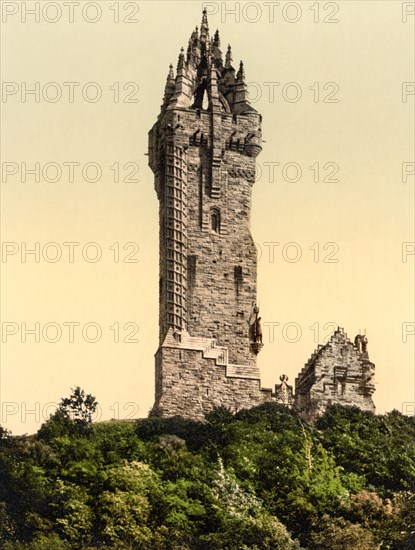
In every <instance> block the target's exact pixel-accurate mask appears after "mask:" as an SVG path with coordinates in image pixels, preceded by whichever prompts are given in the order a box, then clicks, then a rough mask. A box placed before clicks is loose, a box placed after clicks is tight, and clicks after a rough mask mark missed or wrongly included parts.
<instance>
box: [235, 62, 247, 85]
mask: <svg viewBox="0 0 415 550" xmlns="http://www.w3.org/2000/svg"><path fill="white" fill-rule="evenodd" d="M236 79H237V80H239V81H241V82H244V81H245V69H244V64H243V62H242V61H241V62H240V63H239V71H238V73H237V75H236Z"/></svg>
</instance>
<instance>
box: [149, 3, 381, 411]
mask: <svg viewBox="0 0 415 550" xmlns="http://www.w3.org/2000/svg"><path fill="white" fill-rule="evenodd" d="M261 144H262V139H261V115H260V114H259V113H257V111H256V110H255V109H254V108H253V107H252V106H251V105H250V104H249V100H248V94H247V86H246V83H245V72H244V67H243V64H242V62H241V63H240V65H239V69H238V71H236V70H235V68H234V67H233V65H232V52H231V48H230V46H228V48H227V52H226V54H225V56H223V55H222V51H221V44H220V39H219V33H218V31H216V33H215V35H214V36H213V38H211V37H210V35H209V28H208V21H207V16H206V11H204V12H203V18H202V24H201V27H200V31H199V30H198V28H197V27H196V29H195V31H194V32H193V33H192V35H191V36H190V40H189V44H188V48H187V52H186V54H185V52H184V50H183V49H182V50H181V52H180V55H179V60H178V64H177V71H176V75H175V74H174V72H173V67H172V65H170V70H169V73H168V76H167V82H166V87H165V92H164V99H163V104H162V106H161V111H160V114H159V116H158V118H157V121H156V123H155V124H154V126H153V128H152V129H151V131H150V133H149V165H150V167H151V169H152V171H153V172H154V185H155V189H156V192H157V197H158V200H159V205H160V210H159V221H160V244H159V250H160V264H159V271H160V280H159V327H160V333H159V348H158V350H157V352H156V396H155V404H154V407H153V409H152V412H151V414H152V415H156V416H175V415H178V416H182V417H188V418H192V419H197V420H203V419H204V418H205V415H206V413H208V412H209V411H212V410H213V409H214V408H216V407H219V406H224V407H226V408H227V409H229V410H231V411H233V412H235V411H237V410H239V409H242V408H251V407H253V406H255V405H259V404H261V403H264V402H269V401H273V402H277V403H281V404H285V405H286V406H288V407H293V408H295V409H296V410H297V411H298V412H299V414H300V415H301V416H303V417H304V418H306V419H308V420H314V419H315V418H316V417H317V416H318V415H320V414H321V413H322V412H324V409H325V408H326V407H327V405H329V404H331V403H340V404H345V405H357V406H360V407H361V408H363V409H366V410H370V411H374V404H373V401H372V397H371V395H372V393H373V391H374V385H373V373H374V365H373V363H370V362H369V357H368V354H367V340H366V338H365V337H364V336H361V335H358V336H357V337H356V341H355V343H354V344H353V343H352V342H350V340H348V339H347V336H346V334H345V333H344V331H343V329H340V328H339V329H338V330H337V331H336V332H335V333H334V334H333V336H332V338H331V340H330V341H329V343H328V344H326V345H325V346H319V348H318V349H317V350H316V352H315V353H314V354H313V356H312V357H311V359H310V360H309V362H308V363H307V364H306V366H305V367H304V369H303V370H302V372H301V373H300V374H299V376H298V378H297V380H296V394H295V397H294V395H293V388H292V386H290V385H288V377H287V376H285V375H282V376H280V381H281V383H280V384H276V385H275V387H274V390H271V389H264V388H261V382H260V374H259V370H258V367H257V363H256V359H257V354H258V352H259V351H260V350H261V348H262V345H263V344H262V331H261V323H260V319H261V318H260V317H259V310H258V307H257V305H256V283H257V254H256V248H255V245H254V242H253V239H252V236H251V232H250V211H251V193H252V186H253V184H254V182H255V159H256V157H257V156H258V154H259V153H260V152H261V149H262V146H261Z"/></svg>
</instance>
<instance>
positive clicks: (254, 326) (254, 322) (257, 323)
mask: <svg viewBox="0 0 415 550" xmlns="http://www.w3.org/2000/svg"><path fill="white" fill-rule="evenodd" d="M248 323H249V329H250V330H249V332H250V338H251V348H252V350H253V351H254V353H259V352H260V350H261V349H262V348H263V346H264V344H263V342H262V325H261V317H259V307H258V306H257V305H255V306H254V307H253V308H252V313H251V315H250V317H249V321H248Z"/></svg>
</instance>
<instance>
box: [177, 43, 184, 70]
mask: <svg viewBox="0 0 415 550" xmlns="http://www.w3.org/2000/svg"><path fill="white" fill-rule="evenodd" d="M183 67H184V48H183V47H182V48H181V49H180V54H179V61H178V63H177V71H179V69H183Z"/></svg>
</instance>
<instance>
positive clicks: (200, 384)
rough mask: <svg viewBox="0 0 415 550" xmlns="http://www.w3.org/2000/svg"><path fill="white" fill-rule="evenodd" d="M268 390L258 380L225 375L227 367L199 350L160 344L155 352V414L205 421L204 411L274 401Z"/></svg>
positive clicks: (237, 407) (238, 408)
mask: <svg viewBox="0 0 415 550" xmlns="http://www.w3.org/2000/svg"><path fill="white" fill-rule="evenodd" d="M274 400H275V398H273V396H272V392H271V390H266V389H262V390H261V389H260V381H259V380H258V379H245V378H233V377H228V376H226V366H224V365H217V364H216V362H215V360H214V359H206V358H204V357H203V356H202V352H201V351H195V350H180V349H173V348H167V347H162V348H160V349H159V351H158V352H157V354H156V401H155V405H154V408H153V411H152V414H153V415H156V416H176V415H177V416H182V417H184V418H191V419H194V420H204V419H205V414H206V413H208V412H210V411H212V410H213V409H214V408H216V407H220V406H225V407H226V408H228V409H229V410H230V411H232V412H236V411H238V410H241V409H244V408H247V409H249V408H251V407H254V406H255V405H260V404H261V403H265V402H268V401H274Z"/></svg>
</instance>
